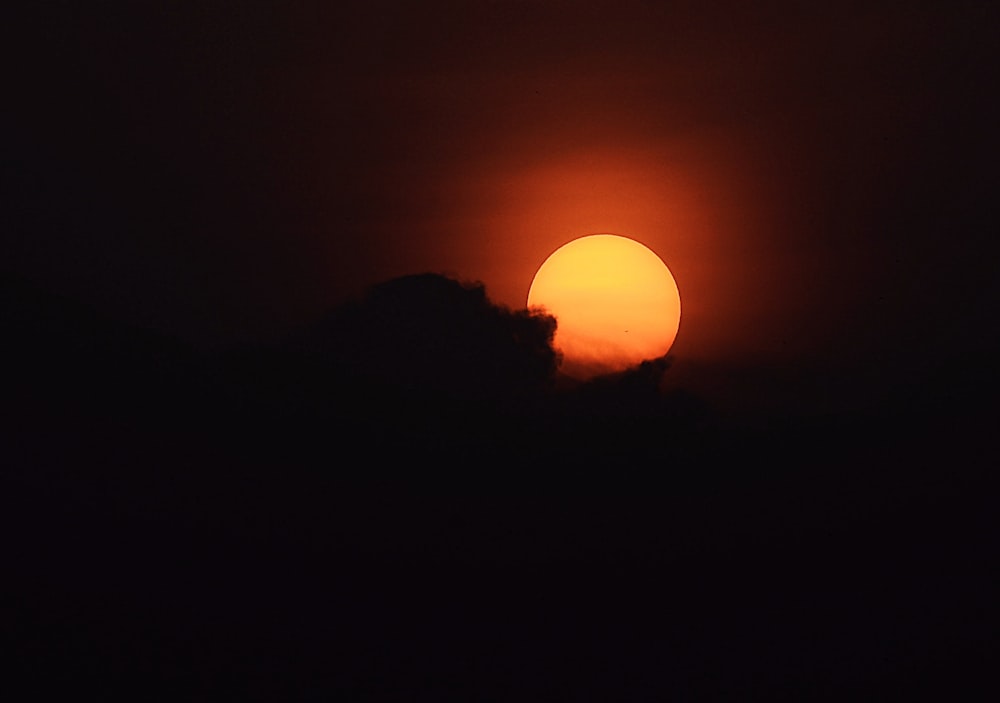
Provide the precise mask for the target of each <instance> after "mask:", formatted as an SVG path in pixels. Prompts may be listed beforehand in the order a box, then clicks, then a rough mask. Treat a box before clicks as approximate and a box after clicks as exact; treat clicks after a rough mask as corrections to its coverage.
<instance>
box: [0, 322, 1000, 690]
mask: <svg viewBox="0 0 1000 703" xmlns="http://www.w3.org/2000/svg"><path fill="white" fill-rule="evenodd" d="M65 329H66V326H65V325H63V326H61V327H60V330H63V331H64V330H65ZM88 329H89V328H88ZM62 334H63V332H60V335H62ZM99 337H100V335H97V334H95V333H93V330H91V332H90V333H89V335H87V336H85V339H88V340H96V339H99ZM61 339H62V341H60V343H59V344H57V345H55V347H51V346H50V345H47V344H37V345H36V344H34V343H32V344H27V343H25V344H24V345H23V348H22V350H21V352H17V350H16V349H15V352H17V353H16V354H15V358H13V359H12V361H11V363H12V364H13V363H17V364H20V365H21V366H20V367H19V370H20V372H21V373H19V374H16V375H11V377H10V378H11V383H10V388H12V392H11V393H10V394H9V395H8V402H7V403H6V405H5V412H7V418H6V419H5V430H4V432H3V435H2V440H3V444H4V450H3V451H4V465H5V466H4V470H3V474H2V477H3V479H2V480H3V485H2V496H3V497H2V500H3V506H2V512H0V515H2V520H3V526H2V535H3V555H4V571H3V587H2V596H3V597H2V603H3V610H4V614H3V622H4V626H3V628H2V638H3V642H2V643H0V644H2V645H4V646H5V647H6V648H7V650H8V651H9V652H11V654H10V655H8V658H7V659H6V666H5V668H6V669H7V670H8V672H10V674H11V675H10V676H9V677H6V678H5V679H4V683H3V685H4V686H5V687H10V688H16V689H17V694H16V695H14V696H4V698H5V699H6V700H18V701H28V700H52V699H53V698H54V697H55V696H65V695H73V696H85V697H87V698H94V699H95V700H98V699H100V700H109V699H110V700H149V701H156V700H164V701H168V700H169V701H175V700H197V701H216V700H219V701H228V700H232V701H254V700H260V701H300V700H301V701H312V700H316V701H319V700H323V701H326V700H330V701H435V702H439V701H451V700H454V701H463V702H467V701H518V702H521V701H562V700H566V701H604V700H613V701H646V700H664V699H667V700H706V699H707V700H713V699H726V700H732V699H737V700H744V699H748V698H759V699H766V700H774V699H780V698H787V699H795V700H823V699H828V700H843V699H857V698H882V697H884V698H890V697H891V698H893V699H904V700H905V699H912V698H915V697H917V696H920V697H926V696H928V695H933V696H935V697H941V698H951V697H954V695H955V692H956V690H960V689H965V688H968V687H970V686H972V687H976V688H981V687H983V686H986V685H987V684H988V681H989V678H990V674H991V672H990V669H991V666H992V661H993V657H992V650H993V641H994V639H995V633H996V627H995V626H996V623H997V621H996V604H995V603H996V598H995V582H994V581H992V580H991V578H990V576H989V574H990V573H991V568H992V567H994V566H995V565H996V564H995V562H996V537H997V530H996V527H995V525H994V511H995V508H994V504H995V498H994V496H995V494H993V493H992V492H991V490H990V480H989V479H990V472H991V471H992V469H993V465H994V464H995V460H994V457H993V438H992V435H991V434H990V433H991V432H992V424H991V422H990V421H989V416H988V414H987V413H983V412H980V411H979V410H976V409H974V407H973V406H971V405H963V404H961V403H959V404H956V403H954V402H952V403H951V404H950V405H948V404H945V403H944V402H943V400H942V399H943V398H944V396H940V397H938V396H935V397H931V398H925V402H923V403H905V404H904V403H898V404H894V405H893V404H889V405H884V406H882V407H879V408H868V409H866V411H865V412H856V413H852V412H841V413H832V414H831V413H827V414H818V413H815V412H812V410H811V409H810V410H806V408H805V406H802V407H798V406H794V405H789V406H788V407H785V408H784V409H782V411H781V412H777V411H773V412H772V414H771V415H769V416H767V417H754V418H747V421H745V422H742V421H740V420H739V419H734V418H731V417H722V416H720V415H719V414H717V413H715V412H713V410H712V409H711V408H710V407H706V406H705V405H704V404H702V403H700V402H699V401H698V399H697V398H695V397H691V396H689V395H685V394H682V393H677V392H675V393H672V394H668V395H665V396H664V395H659V394H656V393H653V392H650V390H649V388H647V387H645V386H643V385H642V384H641V383H638V382H637V383H634V384H632V385H629V382H628V381H627V379H626V380H625V381H622V380H621V379H619V380H618V381H616V382H613V383H612V382H609V383H608V384H607V385H606V386H604V387H601V386H592V387H587V388H584V389H570V390H554V389H551V388H550V389H548V390H546V391H544V392H535V393H532V392H528V391H524V390H523V389H521V390H518V392H517V394H512V395H503V394H500V395H497V394H496V393H495V392H494V391H495V389H494V391H490V390H489V389H486V390H482V389H481V390H480V391H478V392H476V393H472V392H465V393H463V392H462V390H461V389H462V388H463V387H465V384H462V383H459V384H452V385H450V386H448V387H447V388H446V390H445V391H441V392H431V391H429V390H428V389H427V388H426V387H421V388H419V389H416V390H415V389H413V388H410V389H408V390H407V392H405V393H404V392H400V391H399V390H398V388H397V387H395V386H391V385H389V384H387V385H384V386H379V385H377V384H376V385H371V379H370V378H368V379H367V380H366V381H365V384H363V385H359V384H358V383H355V382H351V381H349V380H345V379H344V378H343V377H340V376H338V377H336V378H334V379H332V380H331V379H325V380H317V379H316V378H315V377H313V376H308V375H307V376H306V378H308V379H311V380H312V381H313V382H312V383H302V377H301V374H302V373H303V372H302V369H303V368H305V367H306V366H308V363H309V362H306V361H303V360H302V358H301V357H297V358H298V361H297V362H294V363H293V362H291V361H290V357H289V356H287V355H282V354H278V353H270V352H269V353H266V354H257V355H256V356H255V355H250V356H247V355H243V356H240V355H236V356H227V357H224V358H214V359H211V360H207V359H205V358H200V357H197V356H185V355H184V353H181V352H179V351H177V350H172V349H168V348H167V347H165V346H163V345H162V343H161V342H159V341H150V340H143V339H140V338H138V337H137V338H129V341H128V342H127V343H126V342H125V341H124V340H125V338H124V337H119V338H116V339H117V341H116V343H115V344H113V345H111V348H113V349H114V350H116V351H114V353H113V354H112V356H114V354H118V355H119V356H117V357H115V358H114V359H113V360H112V361H113V363H112V362H109V361H108V358H107V354H108V353H110V352H108V347H102V349H101V351H100V353H99V354H96V355H90V356H88V355H87V353H84V352H79V350H77V351H78V352H79V353H78V354H77V355H76V356H67V355H66V353H65V348H66V347H65V344H66V340H65V339H63V338H61ZM46 349H49V350H50V351H49V352H44V353H43V350H46ZM52 349H55V351H52ZM29 351H30V354H29V353H28V352H29ZM46 353H47V354H49V357H46ZM18 354H20V356H18ZM97 357H100V358H101V359H103V360H102V361H100V362H99V363H98V362H97V361H95V359H96V358H97ZM289 365H292V366H295V365H298V368H299V371H295V372H291V371H289V370H288V368H289ZM8 368H10V365H8ZM276 369H278V370H276ZM667 373H669V371H668V372H667ZM330 384H332V385H330ZM418 390H419V391H420V392H417V391H418ZM491 393H493V394H492V395H491ZM950 399H951V401H954V400H955V396H954V395H952V396H951V397H950Z"/></svg>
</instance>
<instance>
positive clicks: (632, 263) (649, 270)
mask: <svg viewBox="0 0 1000 703" xmlns="http://www.w3.org/2000/svg"><path fill="white" fill-rule="evenodd" d="M528 306H529V307H541V308H544V309H545V310H546V311H547V312H548V313H549V314H551V315H554V316H555V317H556V320H557V322H558V326H557V328H556V336H555V340H554V346H555V347H556V349H557V350H558V351H559V352H561V353H562V355H563V362H562V367H561V368H562V370H563V372H565V373H566V374H568V375H570V376H575V377H577V378H590V377H592V376H595V375H598V374H601V373H609V372H613V371H620V370H623V369H625V368H628V367H629V366H633V365H635V364H638V363H639V362H641V361H643V360H645V359H653V358H656V357H659V356H663V355H664V354H666V353H667V352H668V351H669V350H670V347H671V346H672V345H673V343H674V338H675V337H676V336H677V328H678V326H679V325H680V319H681V299H680V294H679V293H678V291H677V284H676V283H675V282H674V277H673V276H672V275H671V273H670V270H669V269H668V268H667V267H666V265H665V264H664V263H663V261H661V260H660V257H658V256H657V255H656V254H654V253H653V252H652V251H650V250H649V249H647V248H646V247H645V246H643V245H642V244H639V242H636V241H634V240H632V239H628V238H626V237H619V236H617V235H613V234H595V235H590V236H587V237H581V238H579V239H575V240H573V241H572V242H569V243H568V244H565V245H564V246H562V247H560V248H559V249H557V250H556V251H555V252H553V253H552V255H551V256H549V258H547V259H546V260H545V262H544V263H542V265H541V267H540V268H539V269H538V272H537V273H536V274H535V278H534V280H533V281H532V282H531V288H530V290H529V291H528Z"/></svg>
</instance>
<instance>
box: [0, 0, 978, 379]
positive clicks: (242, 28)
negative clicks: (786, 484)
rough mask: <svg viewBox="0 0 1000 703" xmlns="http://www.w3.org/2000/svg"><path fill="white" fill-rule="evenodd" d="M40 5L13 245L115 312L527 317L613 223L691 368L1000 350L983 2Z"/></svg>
mask: <svg viewBox="0 0 1000 703" xmlns="http://www.w3.org/2000/svg"><path fill="white" fill-rule="evenodd" d="M44 5H45V7H31V8H28V9H25V10H23V11H21V17H20V19H22V20H23V23H22V24H21V25H19V26H18V29H19V31H18V32H17V35H18V36H17V37H15V39H14V40H13V42H12V43H8V51H10V52H11V56H10V57H9V59H8V61H7V63H8V68H13V71H12V73H13V76H12V80H11V87H10V91H12V95H13V96H14V97H15V100H13V101H12V104H14V105H15V106H16V107H15V109H14V111H13V115H12V116H11V117H12V122H11V123H10V127H9V129H8V130H7V138H8V140H10V141H11V149H10V151H11V154H12V156H13V158H10V159H8V160H7V165H6V166H5V177H4V181H5V183H6V184H7V186H6V188H5V189H6V190H7V191H8V193H12V194H13V197H12V200H13V201H14V205H13V208H11V211H12V212H13V220H12V221H13V226H12V227H11V228H10V229H11V230H12V231H13V232H14V236H13V237H11V238H10V239H8V240H7V241H6V242H5V243H4V244H3V250H2V252H0V253H2V258H3V260H4V269H5V270H9V271H12V272H14V273H18V274H21V275H25V276H28V277H29V278H33V279H35V280H38V281H41V282H43V283H44V284H45V285H48V286H51V287H53V288H55V289H57V290H59V291H61V292H64V293H67V294H69V295H72V296H74V297H79V298H81V299H83V300H86V301H87V302H90V303H92V304H94V305H96V306H98V307H100V308H102V309H105V310H108V311H109V312H110V313H112V314H114V315H117V316H122V317H125V318H127V319H131V320H134V321H138V322H140V323H142V324H146V325H149V326H152V327H155V328H159V329H163V330H165V331H168V332H170V333H174V334H178V335H181V336H183V337H186V338H190V339H193V340H198V341H212V342H218V341H229V340H235V339H242V338H246V337H248V336H252V335H255V334H261V333H268V332H273V331H278V330H282V329H286V328H288V327H289V326H292V325H294V324H297V323H299V322H302V321H305V320H308V319H310V318H311V317H313V316H315V315H317V314H319V313H320V312H321V311H323V310H324V309H326V308H328V307H329V306H331V305H334V304H336V303H337V302H338V301H341V300H343V299H344V298H345V297H347V296H352V295H356V294H358V293H359V292H361V291H362V290H363V289H364V288H365V287H366V286H368V285H370V284H372V283H375V282H378V281H381V280H385V279H387V278H390V277H393V276H396V275H400V274H406V273H417V272H423V271H434V272H442V273H448V274H451V275H454V276H456V277H459V278H461V279H468V280H479V281H482V282H483V283H485V284H486V287H487V292H488V293H489V295H490V296H491V297H492V298H493V299H494V300H496V301H497V302H500V303H503V304H506V305H509V306H512V307H521V306H523V305H524V302H525V297H526V295H527V291H528V287H529V285H530V282H531V277H532V275H533V273H534V271H535V269H536V268H537V267H538V266H539V265H540V264H541V262H542V261H543V260H544V259H545V258H546V257H547V256H548V255H549V254H550V253H551V252H552V251H553V250H555V249H556V248H557V247H559V246H560V245H562V244H564V243H565V242H567V241H569V240H570V239H573V238H575V237H578V236H582V235H585V234H591V233H599V232H610V233H617V234H623V235H626V236H629V237H632V238H635V239H637V240H639V241H641V242H643V243H644V244H646V245H647V246H649V247H650V248H651V249H653V250H654V251H656V252H657V254H659V255H660V257H661V258H663V259H664V261H666V263H667V264H668V266H669V267H670V268H671V270H672V271H673V273H674V276H675V278H676V280H677V283H678V286H679V288H680V291H681V296H682V299H683V305H684V317H683V319H682V323H681V331H680V334H679V336H678V338H677V343H676V345H675V348H674V351H675V353H676V354H677V355H678V356H679V357H684V358H688V359H696V360H702V361H706V362H717V361H724V362H727V363H731V362H741V363H745V362H748V360H749V362H756V361H761V362H766V363H771V362H774V363H779V364H780V363H785V362H788V361H796V362H797V363H799V362H801V363H816V364H820V365H823V364H826V365H836V364H842V363H845V362H849V363H861V364H867V363H869V362H872V360H883V359H901V358H904V357H905V358H917V359H924V360H927V363H931V362H930V360H932V359H934V358H939V357H940V356H941V355H942V354H944V355H946V356H948V355H954V356H960V355H961V354H965V353H972V352H975V351H976V350H982V349H984V348H985V344H986V343H985V342H984V341H983V336H984V335H983V334H982V332H983V329H984V328H985V326H986V325H987V324H992V322H991V321H992V317H993V312H994V310H995V301H996V292H997V284H996V283H995V281H994V276H993V270H994V268H995V267H994V266H993V265H992V263H990V259H989V257H988V256H985V255H984V250H985V247H986V246H987V245H988V244H989V241H990V239H991V233H992V232H993V231H994V230H995V225H996V218H995V206H994V205H992V204H991V203H990V200H991V199H992V198H993V193H994V192H995V186H996V181H997V177H996V174H995V169H994V167H993V163H994V156H995V155H994V154H991V152H990V149H988V148H987V146H986V142H985V141H984V136H985V135H987V134H989V133H991V132H992V130H993V128H994V122H995V111H994V110H993V109H992V107H991V102H992V94H993V92H994V85H993V83H994V80H992V79H991V78H989V76H990V75H992V74H991V72H990V70H989V67H990V66H991V65H992V64H993V63H995V61H994V59H993V48H992V44H993V28H994V27H995V26H996V24H995V22H994V21H993V20H994V18H993V17H992V12H993V11H992V10H989V9H988V8H987V7H986V4H985V3H973V4H970V5H969V6H968V7H960V6H959V5H954V4H948V5H947V8H946V6H945V4H941V6H940V7H939V8H938V9H930V10H928V9H925V8H918V7H916V6H912V5H911V4H899V5H898V6H890V5H884V4H879V3H854V4H851V3H836V4H824V5H823V6H822V7H819V6H817V4H816V3H779V4H768V5H767V7H760V6H758V5H757V4H747V3H737V2H727V3H720V4H710V3H700V2H699V3H669V2H668V3H653V2H648V3H647V2H629V1H624V2H623V1H621V0H615V1H614V2H603V1H601V2H568V1H567V2H562V1H559V2H526V1H519V2H512V1H501V0H496V1H487V2H469V3H461V2H440V1H438V0H434V1H432V2H412V3H404V2H364V3H360V2H357V3H350V2H346V3H345V2H341V3H327V2H319V1H318V0H317V1H314V0H302V1H300V2H269V1H266V0H244V1H242V2H216V1H211V0H210V1H208V2H197V3H195V2H191V3H179V4H178V3H170V4H169V7H168V8H166V9H162V8H161V9H151V8H148V7H138V6H137V5H139V4H137V3H125V2H121V3H116V2H111V3H103V4H101V5H100V6H99V7H94V6H86V5H80V4H79V3H68V2H67V3H45V4H44ZM878 363H882V362H881V361H878Z"/></svg>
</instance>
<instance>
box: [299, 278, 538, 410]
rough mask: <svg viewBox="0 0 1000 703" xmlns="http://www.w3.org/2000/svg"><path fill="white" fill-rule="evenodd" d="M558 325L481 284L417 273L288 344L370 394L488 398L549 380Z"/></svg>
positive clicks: (527, 389)
mask: <svg viewBox="0 0 1000 703" xmlns="http://www.w3.org/2000/svg"><path fill="white" fill-rule="evenodd" d="M555 329H556V321H555V319H554V318H553V317H551V316H548V315H543V314H540V313H537V312H532V311H528V310H510V309H508V308H506V307H503V306H500V305H496V304H494V303H492V302H491V301H490V300H489V298H488V297H487V295H486V290H485V287H484V286H483V285H482V284H479V283H462V282H459V281H457V280H454V279H451V278H448V277H445V276H441V275H437V274H431V273H426V274H418V275H411V276H404V277H401V278H396V279H393V280H390V281H386V282H384V283H381V284H379V285H376V286H374V287H373V288H371V289H370V291H369V292H368V294H367V295H366V296H365V297H364V298H363V299H361V300H360V301H356V302H353V303H350V304H348V305H345V306H343V307H342V308H339V309H337V310H336V311H334V312H333V313H331V314H330V315H328V316H327V317H326V319H324V320H323V321H322V322H320V323H319V324H317V325H315V326H313V327H312V328H311V329H310V330H308V331H307V332H306V333H304V334H303V335H301V336H300V337H299V339H298V341H297V342H296V344H295V346H296V347H298V348H299V349H301V350H302V351H304V352H306V353H307V354H309V355H310V356H311V357H312V358H314V359H320V360H322V361H323V363H325V364H326V365H328V367H329V368H330V369H331V370H333V371H334V373H336V374H339V375H341V376H342V377H346V378H348V379H349V380H350V381H352V382H354V383H363V384H366V385H368V386H369V387H370V388H372V389H373V390H375V389H378V390H381V391H383V392H390V393H414V392H419V393H424V394H427V393H430V394H433V395H443V396H448V397H459V396H460V397H462V398H465V399H482V400H493V399H499V398H513V397H519V396H523V395H525V394H529V393H534V392H537V391H539V390H541V389H543V388H546V387H547V386H549V385H551V383H552V380H553V378H554V376H555V372H556V367H557V363H558V356H557V354H556V352H555V351H554V350H553V347H552V338H553V335H554V334H555Z"/></svg>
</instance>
